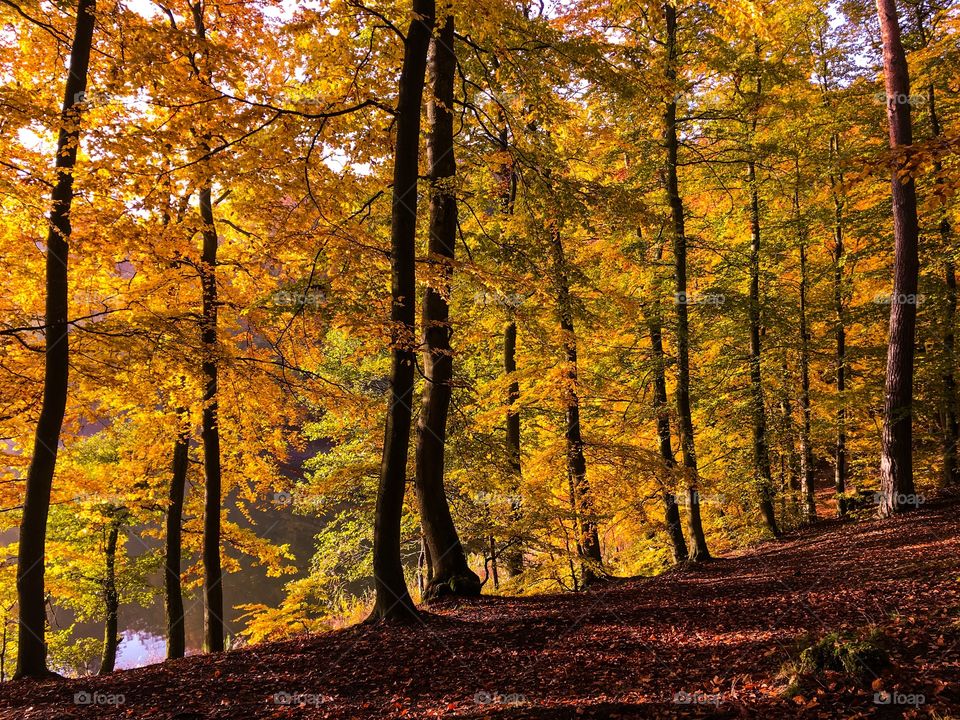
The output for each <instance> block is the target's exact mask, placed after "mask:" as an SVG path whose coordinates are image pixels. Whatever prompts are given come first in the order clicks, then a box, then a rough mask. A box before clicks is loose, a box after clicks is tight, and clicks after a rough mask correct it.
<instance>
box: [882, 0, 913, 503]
mask: <svg viewBox="0 0 960 720" xmlns="http://www.w3.org/2000/svg"><path fill="white" fill-rule="evenodd" d="M877 14H878V15H879V17H880V32H881V35H882V37H883V71H884V79H885V82H886V91H887V121H888V124H889V128H890V147H891V149H892V150H893V151H894V152H897V151H900V150H902V149H903V148H905V147H907V146H909V145H911V144H912V142H913V133H912V128H911V124H910V103H909V100H904V99H903V98H906V99H908V98H909V97H910V77H909V74H908V72H907V59H906V55H905V54H904V51H903V46H902V45H901V43H900V24H899V21H898V19H897V4H896V0H877ZM898 161H899V160H898V159H895V162H898ZM891 194H892V199H893V234H894V263H893V296H892V297H891V303H890V334H889V344H888V347H887V379H886V387H885V399H884V407H883V442H882V454H881V459H880V492H881V499H880V508H879V514H880V515H881V516H883V517H886V516H889V515H892V514H894V513H897V512H902V511H904V510H909V509H911V508H913V507H915V504H914V503H913V502H912V498H911V496H912V495H913V492H914V485H913V451H912V447H911V445H912V440H913V424H912V409H911V405H912V402H913V398H912V394H913V355H914V342H915V335H916V319H917V305H916V301H915V298H916V295H917V281H918V274H919V259H918V236H919V230H918V226H917V196H916V189H915V187H914V181H913V178H912V177H909V176H908V177H907V178H906V180H905V181H903V180H901V178H900V177H899V173H898V167H897V165H894V167H893V170H892V178H891Z"/></svg>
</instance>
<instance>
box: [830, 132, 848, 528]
mask: <svg viewBox="0 0 960 720" xmlns="http://www.w3.org/2000/svg"><path fill="white" fill-rule="evenodd" d="M831 144H832V145H833V150H834V154H835V157H836V158H837V159H838V160H839V154H840V136H839V135H834V136H833V137H832V139H831ZM839 184H840V185H841V186H842V185H843V175H842V174H841V175H840V182H839ZM831 185H834V192H833V310H834V314H835V316H836V319H835V323H836V324H835V327H834V336H835V338H836V362H835V373H836V389H837V417H836V431H837V439H836V444H835V446H834V475H833V485H834V492H835V494H836V497H837V516H838V517H843V516H845V515H846V514H847V501H846V498H845V497H844V493H846V491H847V408H846V402H847V400H846V389H847V330H846V324H845V320H844V308H843V263H844V252H845V251H844V236H843V235H844V233H843V200H842V199H841V198H840V195H839V191H838V190H837V189H836V184H835V183H834V181H833V177H832V176H831Z"/></svg>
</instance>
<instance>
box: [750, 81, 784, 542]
mask: <svg viewBox="0 0 960 720" xmlns="http://www.w3.org/2000/svg"><path fill="white" fill-rule="evenodd" d="M759 84H760V83H759V81H758V82H757V85H758V86H759ZM747 184H748V185H749V186H750V399H751V405H752V407H751V411H752V415H753V467H754V473H755V474H756V478H757V484H758V491H759V494H760V514H761V516H762V517H763V521H764V524H766V526H767V529H768V530H770V532H771V533H772V534H773V536H774V537H780V528H779V527H777V518H776V514H775V513H774V509H773V498H774V488H773V477H772V475H771V472H770V449H769V447H768V445H767V414H766V408H765V406H764V396H763V395H764V393H763V377H762V375H761V372H760V367H761V352H762V351H761V345H760V330H761V328H760V197H759V192H758V190H757V168H756V164H755V163H754V161H753V160H751V161H750V162H748V163H747Z"/></svg>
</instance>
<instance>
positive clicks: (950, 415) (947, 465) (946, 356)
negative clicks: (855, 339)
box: [927, 83, 960, 486]
mask: <svg viewBox="0 0 960 720" xmlns="http://www.w3.org/2000/svg"><path fill="white" fill-rule="evenodd" d="M927 103H928V109H929V111H930V130H931V134H932V136H933V137H934V138H938V137H940V117H939V115H938V114H937V97H936V90H935V88H934V86H933V83H931V84H930V86H929V87H928V88H927ZM933 174H934V177H935V178H936V182H937V184H938V185H941V184H942V183H944V182H945V178H944V175H943V163H942V162H941V161H940V159H939V157H938V158H937V159H935V160H934V162H933ZM940 213H941V215H940V223H939V227H938V229H939V231H940V247H941V250H942V252H944V253H946V254H947V257H949V253H950V251H951V249H952V248H951V240H952V234H953V232H952V228H951V227H950V220H949V219H948V218H947V213H946V208H944V207H941V208H940ZM943 278H944V291H945V295H946V298H945V300H946V302H945V307H944V316H943V336H942V338H941V346H942V348H943V372H942V378H943V400H942V403H943V418H942V420H943V471H942V472H943V474H942V477H943V484H944V485H947V486H954V485H958V484H960V465H958V461H957V444H958V442H960V422H958V419H957V381H956V377H955V375H954V372H953V367H954V363H955V362H956V354H955V350H954V329H953V327H954V323H955V322H956V316H957V275H956V269H955V268H954V264H953V262H952V261H951V260H947V261H946V262H944V264H943Z"/></svg>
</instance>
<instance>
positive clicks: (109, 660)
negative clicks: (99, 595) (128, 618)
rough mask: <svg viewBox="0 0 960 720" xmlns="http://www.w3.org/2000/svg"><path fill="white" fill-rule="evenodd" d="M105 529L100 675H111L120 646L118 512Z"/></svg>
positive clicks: (119, 521)
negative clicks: (103, 616) (103, 619)
mask: <svg viewBox="0 0 960 720" xmlns="http://www.w3.org/2000/svg"><path fill="white" fill-rule="evenodd" d="M115 512H116V513H117V516H116V517H114V518H113V519H112V520H111V521H110V526H109V528H108V529H107V547H106V572H105V573H104V577H103V605H104V612H105V613H106V616H105V622H104V629H103V654H102V655H101V656H100V670H99V674H100V675H106V674H107V673H112V672H113V668H114V666H115V665H116V663H117V647H118V646H119V645H120V633H119V617H118V616H119V612H120V595H119V594H118V593H117V540H118V539H119V536H120V523H121V520H120V517H119V511H118V510H115Z"/></svg>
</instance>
